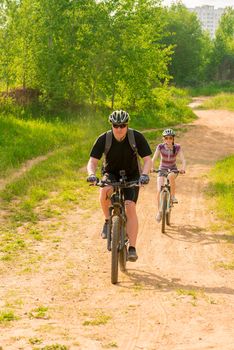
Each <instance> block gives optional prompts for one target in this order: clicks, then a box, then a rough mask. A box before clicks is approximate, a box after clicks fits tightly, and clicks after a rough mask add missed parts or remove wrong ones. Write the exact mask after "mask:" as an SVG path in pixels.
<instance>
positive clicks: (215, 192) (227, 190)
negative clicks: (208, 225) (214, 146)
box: [207, 156, 234, 234]
mask: <svg viewBox="0 0 234 350" xmlns="http://www.w3.org/2000/svg"><path fill="white" fill-rule="evenodd" d="M233 179H234V156H230V157H227V158H225V159H223V160H222V161H219V162H217V163H216V165H215V167H214V168H213V169H212V170H211V172H210V174H209V180H210V183H209V186H208V189H207V194H208V196H209V197H210V198H212V199H213V201H212V202H213V206H214V209H215V211H216V214H217V216H218V217H219V218H220V219H222V220H223V221H224V222H225V223H226V225H225V226H226V227H227V228H229V229H230V232H231V233H232V234H234V231H233V227H234V182H233Z"/></svg>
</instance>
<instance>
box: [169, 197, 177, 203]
mask: <svg viewBox="0 0 234 350" xmlns="http://www.w3.org/2000/svg"><path fill="white" fill-rule="evenodd" d="M171 201H172V203H174V204H178V200H177V198H176V197H175V196H172V197H171Z"/></svg>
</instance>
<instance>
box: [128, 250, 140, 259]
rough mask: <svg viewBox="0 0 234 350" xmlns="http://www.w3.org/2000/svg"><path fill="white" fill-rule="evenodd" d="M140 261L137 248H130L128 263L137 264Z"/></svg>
mask: <svg viewBox="0 0 234 350" xmlns="http://www.w3.org/2000/svg"><path fill="white" fill-rule="evenodd" d="M137 259H138V256H137V253H136V248H135V247H131V246H130V247H129V248H128V261H131V262H135V261H136V260H137Z"/></svg>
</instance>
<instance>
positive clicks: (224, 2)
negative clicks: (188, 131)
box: [162, 0, 234, 8]
mask: <svg viewBox="0 0 234 350" xmlns="http://www.w3.org/2000/svg"><path fill="white" fill-rule="evenodd" d="M173 2H175V1H174V0H162V3H163V5H166V6H169V5H171V4H172V3H173ZM182 2H183V4H184V5H185V6H186V7H191V8H193V7H196V6H203V5H211V6H214V7H215V8H218V7H222V8H224V7H227V6H232V7H233V8H234V0H182Z"/></svg>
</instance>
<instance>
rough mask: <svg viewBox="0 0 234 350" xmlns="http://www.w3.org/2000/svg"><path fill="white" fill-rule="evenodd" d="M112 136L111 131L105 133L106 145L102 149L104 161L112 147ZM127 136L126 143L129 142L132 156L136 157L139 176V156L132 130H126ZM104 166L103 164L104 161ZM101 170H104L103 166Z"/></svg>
mask: <svg viewBox="0 0 234 350" xmlns="http://www.w3.org/2000/svg"><path fill="white" fill-rule="evenodd" d="M112 135H113V133H112V130H108V131H107V132H106V143H105V149H104V157H105V159H106V155H107V153H108V152H109V150H110V148H111V145H112ZM127 135H128V142H129V144H130V146H131V148H132V150H133V151H134V154H135V155H136V157H137V164H138V170H139V174H141V163H140V159H139V155H138V152H137V146H136V141H135V136H134V131H133V129H131V128H128V132H127ZM104 164H105V161H104ZM103 168H104V166H103Z"/></svg>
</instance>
